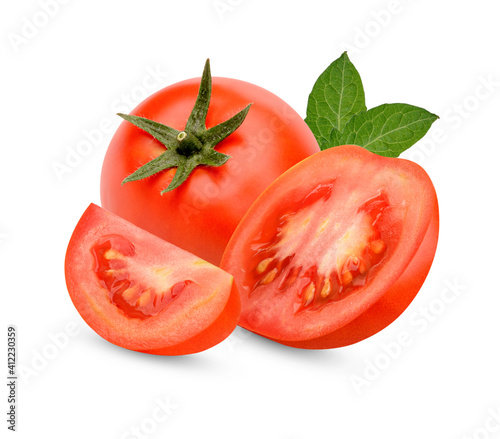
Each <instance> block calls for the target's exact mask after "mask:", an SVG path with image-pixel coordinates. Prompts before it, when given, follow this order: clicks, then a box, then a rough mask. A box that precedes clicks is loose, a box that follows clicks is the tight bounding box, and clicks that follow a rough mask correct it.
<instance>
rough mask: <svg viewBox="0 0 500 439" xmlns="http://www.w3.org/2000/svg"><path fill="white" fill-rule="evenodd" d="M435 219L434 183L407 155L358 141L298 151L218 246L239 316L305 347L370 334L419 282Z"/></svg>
mask: <svg viewBox="0 0 500 439" xmlns="http://www.w3.org/2000/svg"><path fill="white" fill-rule="evenodd" d="M438 222H439V220H438V203H437V198H436V194H435V190H434V187H433V185H432V183H431V181H430V179H429V177H428V176H427V174H426V173H425V171H424V170H423V169H422V168H421V167H420V166H418V165H417V164H415V163H413V162H410V161H407V160H403V159H396V158H387V157H381V156H378V155H375V154H372V153H371V152H368V151H367V150H365V149H363V148H361V147H358V146H339V147H335V148H331V149H328V150H325V151H322V152H320V153H317V154H315V155H313V156H311V157H309V158H307V159H305V160H304V161H302V162H301V163H299V164H297V165H296V166H294V167H293V168H291V169H290V170H289V171H287V172H286V173H284V174H283V175H282V176H281V177H279V178H278V179H277V180H276V181H275V182H274V183H272V184H271V185H270V186H269V187H268V188H267V190H266V191H264V192H263V194H262V195H261V196H260V197H259V198H258V200H257V201H256V202H255V203H254V204H253V205H252V207H251V208H250V209H249V211H248V212H247V214H246V215H245V216H244V218H243V219H242V221H241V223H240V224H239V226H238V228H237V229H236V231H235V233H234V235H233V237H232V238H231V240H230V242H229V244H228V246H227V249H226V251H225V253H224V256H223V259H222V263H221V267H222V268H223V269H224V270H226V271H227V272H229V273H231V274H232V275H233V276H234V278H235V282H236V284H237V286H238V289H239V291H240V294H241V299H242V314H241V319H240V323H239V324H240V325H241V326H243V327H244V328H246V329H249V330H250V331H253V332H256V333H258V334H261V335H263V336H265V337H268V338H271V339H273V340H275V341H278V342H280V343H282V344H286V345H290V346H295V347H301V348H312V349H321V348H332V347H339V346H344V345H348V344H352V343H355V342H357V341H360V340H362V339H364V338H366V337H368V336H371V335H373V334H374V333H376V332H378V331H379V330H381V329H383V328H384V327H385V326H387V325H388V324H389V323H391V322H392V321H393V320H394V319H395V318H397V317H398V316H399V315H400V314H401V313H402V312H403V310H404V309H405V308H406V307H407V306H408V305H409V303H410V302H411V300H412V299H413V298H414V296H415V295H416V294H417V292H418V290H419V289H420V287H421V285H422V283H423V282H424V280H425V277H426V275H427V273H428V271H429V269H430V266H431V263H432V260H433V257H434V253H435V250H436V246H437V239H438Z"/></svg>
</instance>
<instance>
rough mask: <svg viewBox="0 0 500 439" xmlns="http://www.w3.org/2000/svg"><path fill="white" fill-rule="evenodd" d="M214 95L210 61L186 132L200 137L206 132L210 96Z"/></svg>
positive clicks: (202, 78) (206, 63)
mask: <svg viewBox="0 0 500 439" xmlns="http://www.w3.org/2000/svg"><path fill="white" fill-rule="evenodd" d="M211 94H212V75H211V73H210V59H207V61H206V62H205V67H204V69H203V74H202V76H201V82H200V88H199V89H198V96H197V98H196V102H195V103H194V107H193V110H192V111H191V114H190V116H189V119H188V121H187V123H186V128H185V130H186V131H189V132H192V133H193V134H195V135H199V134H201V133H203V132H204V131H205V130H206V126H205V121H206V119H207V113H208V106H209V105H210V96H211Z"/></svg>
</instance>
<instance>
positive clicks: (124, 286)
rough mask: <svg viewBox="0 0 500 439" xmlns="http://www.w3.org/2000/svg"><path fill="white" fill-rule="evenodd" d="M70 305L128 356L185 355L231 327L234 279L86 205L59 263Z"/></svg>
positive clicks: (235, 319) (220, 337) (233, 321)
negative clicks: (132, 353) (137, 353)
mask: <svg viewBox="0 0 500 439" xmlns="http://www.w3.org/2000/svg"><path fill="white" fill-rule="evenodd" d="M65 272H66V283H67V286H68V291H69V294H70V296H71V299H72V301H73V303H74V305H75V307H76V309H77V310H78V312H79V313H80V314H81V316H82V317H83V319H84V320H85V321H86V322H87V323H88V325H89V326H90V327H91V328H92V329H93V330H94V331H96V332H97V333H98V334H99V335H100V336H101V337H103V338H105V339H106V340H108V341H110V342H111V343H114V344H116V345H118V346H122V347H124V348H127V349H131V350H134V351H140V352H146V353H150V354H158V355H181V354H191V353H195V352H199V351H202V350H204V349H207V348H209V347H211V346H214V345H215V344H217V343H219V342H220V341H222V340H224V339H225V338H226V337H227V336H228V335H229V334H230V333H231V332H232V331H233V330H234V328H235V327H236V324H237V322H238V317H239V313H240V300H239V295H238V292H237V291H236V289H235V287H234V284H233V279H232V277H231V276H230V275H229V274H227V273H225V272H224V271H222V270H221V269H220V268H218V267H215V266H213V265H212V264H209V263H208V262H205V261H203V260H201V259H199V258H198V257H196V256H194V255H192V254H190V253H188V252H186V251H184V250H181V249H179V248H177V247H175V246H174V245H172V244H169V243H168V242H165V241H163V240H161V239H160V238H158V237H156V236H154V235H152V234H150V233H148V232H146V231H144V230H141V229H139V228H137V227H136V226H134V225H133V224H130V223H129V222H127V221H125V220H123V219H122V218H119V217H118V216H116V215H114V214H112V213H110V212H107V211H105V210H104V209H101V208H100V207H98V206H96V205H94V204H91V205H90V206H89V207H88V209H87V210H86V211H85V213H84V214H83V216H82V218H81V219H80V221H79V223H78V224H77V226H76V228H75V231H74V232H73V235H72V237H71V240H70V242H69V245H68V250H67V253H66V262H65Z"/></svg>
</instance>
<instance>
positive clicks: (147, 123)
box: [118, 113, 180, 146]
mask: <svg viewBox="0 0 500 439" xmlns="http://www.w3.org/2000/svg"><path fill="white" fill-rule="evenodd" d="M118 116H120V117H121V118H123V119H125V120H126V121H127V122H130V123H131V124H133V125H135V126H136V127H138V128H140V129H141V130H143V131H146V133H148V134H151V135H152V136H153V137H154V138H155V139H156V140H158V141H159V142H161V143H163V144H164V145H165V146H168V144H169V143H170V142H175V140H176V138H177V135H178V134H179V133H180V131H178V130H176V129H174V128H171V127H169V126H167V125H163V124H161V123H159V122H155V121H153V120H150V119H146V118H145V117H139V116H133V115H132V114H123V113H118Z"/></svg>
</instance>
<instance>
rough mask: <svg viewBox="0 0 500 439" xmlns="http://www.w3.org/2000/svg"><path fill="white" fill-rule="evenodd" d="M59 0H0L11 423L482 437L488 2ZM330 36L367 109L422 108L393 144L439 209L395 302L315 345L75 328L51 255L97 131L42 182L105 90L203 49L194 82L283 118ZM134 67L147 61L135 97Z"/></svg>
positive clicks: (54, 431) (487, 383) (486, 405)
mask: <svg viewBox="0 0 500 439" xmlns="http://www.w3.org/2000/svg"><path fill="white" fill-rule="evenodd" d="M48 3H51V2H48ZM62 3H63V2H62V1H61V2H60V3H56V4H57V5H58V7H57V8H55V7H54V6H52V8H51V12H50V14H51V16H48V15H47V13H46V12H44V9H43V8H42V6H41V4H42V2H39V1H35V0H30V1H26V0H25V1H17V2H4V5H3V7H2V13H1V14H0V26H1V37H2V38H1V43H0V50H1V59H2V68H1V72H0V75H1V81H0V96H1V98H0V120H1V127H2V139H3V140H2V141H1V159H0V163H1V168H2V171H1V173H0V179H1V180H0V186H1V204H0V206H1V207H0V208H1V216H0V236H1V238H0V239H1V244H0V257H1V267H2V276H1V283H2V305H1V308H0V310H1V311H0V312H1V317H2V324H1V326H0V330H1V331H2V332H5V333H6V329H7V325H8V324H14V325H16V327H17V329H18V334H19V336H18V345H19V349H20V351H19V357H18V371H19V376H20V379H19V383H18V394H19V405H18V434H17V437H22V438H34V437H52V438H67V437H71V438H75V439H76V438H89V437H93V438H107V439H110V438H117V439H119V438H132V437H142V438H144V437H151V438H155V437H156V438H163V437H172V438H194V437H218V438H234V437H238V438H243V439H245V438H255V437H262V438H279V439H302V438H312V437H314V438H334V437H335V438H346V439H350V438H357V439H361V438H365V437H384V438H398V439H399V438H402V437H403V438H405V439H412V438H431V439H432V438H439V439H447V438H450V439H451V438H476V439H480V438H489V437H491V438H500V431H499V430H500V356H499V342H498V338H499V334H500V318H499V309H500V295H499V287H498V271H499V266H500V258H499V244H500V242H499V232H498V230H499V222H498V218H499V217H498V204H499V195H498V193H499V189H500V172H499V166H500V145H499V141H498V128H499V123H500V111H499V110H500V57H499V49H498V48H499V43H500V30H499V29H500V27H499V25H498V18H499V16H500V10H499V8H498V2H497V1H495V0H490V1H487V0H476V1H474V2H470V1H457V0H440V1H436V0H413V1H410V0H399V1H397V0H392V1H391V0H379V1H367V0H366V1H356V2H351V1H347V0H343V1H307V2H306V1H303V0H301V1H273V2H271V1H265V0H254V1H250V0H239V1H237V0H221V1H218V2H216V1H213V0H204V1H201V0H199V1H184V2H181V1H176V2H172V1H160V0H150V1H143V2H139V1H130V0H120V1H119V0H107V1H97V0H87V1H76V0H69V1H66V2H65V4H62ZM52 4H53V2H52ZM217 6H218V7H219V9H217ZM224 6H226V8H225V9H224ZM33 22H35V25H33ZM29 23H31V25H30V24H29ZM345 49H347V50H348V53H349V56H350V58H351V60H352V61H353V63H354V64H355V66H356V67H357V68H358V70H359V72H360V74H361V77H362V79H363V82H364V86H365V91H366V97H367V105H368V107H369V108H371V107H374V106H376V105H379V104H382V103H386V102H405V103H410V104H414V105H418V106H422V107H424V108H426V109H427V110H429V111H431V112H433V113H436V114H438V115H440V116H441V119H440V120H439V121H437V122H436V123H435V124H434V125H433V127H432V129H431V131H430V132H429V133H428V135H427V136H426V138H425V141H424V140H422V141H420V142H419V143H418V144H417V145H415V146H414V147H413V148H412V150H411V151H408V152H406V153H405V154H404V156H405V157H407V158H410V159H413V160H415V161H417V162H418V163H420V164H421V165H422V166H423V167H424V168H425V169H426V170H427V172H428V173H429V175H430V176H431V178H432V180H433V181H434V183H435V186H436V190H437V193H438V197H439V201H440V209H441V211H440V212H441V234H440V242H439V248H438V252H437V254H436V259H435V262H434V265H433V267H432V270H431V272H430V274H429V276H428V278H427V281H426V283H425V285H424V287H423V288H422V290H421V292H420V293H419V294H418V296H417V298H416V299H415V300H414V302H413V303H412V304H411V306H410V307H409V308H408V309H407V310H406V312H405V313H404V314H403V315H402V316H401V317H400V318H399V319H398V320H397V321H396V322H395V323H393V324H392V325H391V326H390V327H388V328H387V329H385V330H383V331H382V332H381V333H379V334H377V335H376V336H373V337H371V338H370V339H368V340H365V341H363V342H361V343H358V344H357V345H354V346H350V347H346V348H342V349H337V350H331V351H301V350H294V349H292V348H287V347H284V346H281V345H278V344H276V343H273V342H270V341H267V340H265V339H263V338H260V337H258V336H255V335H250V334H248V333H247V332H245V331H243V330H237V331H236V332H235V333H234V334H233V335H231V336H230V338H229V339H228V340H226V341H225V342H223V343H222V344H220V345H218V346H216V347H214V348H212V349H210V350H208V351H206V352H204V353H200V354H197V355H191V356H186V357H178V358H169V357H154V356H148V355H145V354H139V353H135V352H130V351H127V350H125V349H121V348H118V347H116V346H114V345H111V344H110V343H108V342H106V341H105V340H103V339H101V338H100V337H99V336H97V335H96V334H95V333H94V332H93V331H92V330H91V329H90V328H89V327H87V325H86V324H85V323H84V322H83V320H82V319H81V318H80V316H79V315H78V313H77V311H76V310H75V308H74V307H73V305H72V303H71V301H70V299H69V296H68V294H67V291H66V287H65V282H64V270H63V261H64V254H65V250H66V245H67V243H68V240H69V237H70V235H71V232H72V230H73V227H74V226H75V224H76V222H77V220H78V219H79V217H80V215H81V214H82V213H83V211H84V210H85V208H86V207H87V205H88V204H89V203H90V202H95V203H99V175H100V168H101V164H102V160H103V157H104V154H105V151H106V147H107V144H108V143H109V140H110V139H111V136H112V133H103V132H102V131H101V137H102V138H99V135H98V134H96V135H95V137H94V145H93V148H92V151H90V152H89V154H88V155H86V156H85V157H83V158H81V161H80V162H79V163H76V164H75V162H72V168H71V172H68V173H66V174H64V175H63V176H62V178H58V176H57V174H56V172H55V171H54V163H65V161H66V160H68V154H69V153H68V151H69V150H74V149H75V148H76V147H77V145H78V144H79V143H80V142H82V141H83V140H85V139H86V133H89V132H94V133H95V131H96V130H99V127H100V126H101V124H103V123H106V121H108V120H111V121H113V123H118V120H117V119H118V118H117V116H115V113H116V112H117V105H123V104H124V103H126V102H127V99H128V100H131V101H132V104H133V105H134V106H135V104H137V103H138V102H139V101H140V100H142V99H143V98H144V97H146V95H149V94H151V93H152V92H154V91H156V90H158V89H160V88H162V87H165V86H167V85H169V84H172V83H174V82H177V81H180V80H183V79H187V78H191V77H196V76H200V75H201V71H202V68H203V64H204V62H205V59H206V58H207V57H210V58H211V65H212V73H213V75H214V76H228V77H234V78H238V79H243V80H246V81H250V82H253V83H256V84H258V85H260V86H263V87H264V88H267V89H268V90H270V91H272V92H274V93H276V94H277V95H278V96H280V97H281V98H283V99H284V100H286V101H287V102H288V103H289V104H291V105H292V107H294V108H295V109H296V110H297V111H298V112H299V113H300V114H301V115H302V116H305V110H306V103H307V97H308V94H309V92H310V90H311V88H312V85H313V83H314V81H315V80H316V78H317V77H318V76H319V74H320V73H321V72H322V71H323V70H324V69H325V68H326V67H327V66H328V65H329V64H330V62H332V61H333V60H334V59H336V58H338V57H339V56H340V54H341V53H342V51H343V50H345ZM151 70H156V71H160V72H163V73H162V75H160V76H159V77H158V78H157V79H158V80H157V81H156V82H155V83H154V84H153V87H150V89H149V90H147V91H145V90H144V89H143V88H141V87H142V85H141V84H142V83H143V81H144V80H145V78H146V77H147V75H148V74H150V73H148V72H150V71H151ZM153 82H154V81H151V80H150V81H149V82H148V84H151V83H153ZM485 83H486V84H489V85H488V86H485V85H484V84H485ZM120 109H121V110H123V109H124V108H123V107H121V108H120ZM128 110H130V108H128ZM450 286H451V287H450ZM450 288H451V289H450ZM0 340H3V341H2V343H3V345H4V346H3V347H0V349H1V350H2V351H3V352H5V351H6V335H2V336H1V337H0ZM402 341H405V343H404V345H402ZM388 351H390V355H389V354H388V353H387V352H388ZM2 355H3V356H2V358H4V359H5V358H6V357H5V356H4V355H5V354H2ZM1 365H2V368H3V371H2V373H1V374H0V375H1V376H3V374H6V373H7V368H6V360H4V361H2V363H1ZM360 380H361V381H360ZM362 380H364V381H362ZM356 382H357V384H356ZM1 387H2V388H3V389H4V390H2V392H0V394H1V399H2V408H5V412H4V411H3V412H2V413H4V414H3V415H2V426H1V429H2V430H3V431H5V430H6V428H7V424H6V422H5V421H4V419H6V415H5V413H6V410H7V404H6V400H7V388H6V386H5V384H3V385H2V386H1ZM159 401H163V402H164V405H165V404H166V405H167V408H166V409H164V408H162V407H163V405H162V403H161V402H159ZM154 418H156V421H155V420H154ZM134 428H136V430H134ZM3 434H4V433H3V432H2V437H4V436H3ZM5 437H7V436H5Z"/></svg>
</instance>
